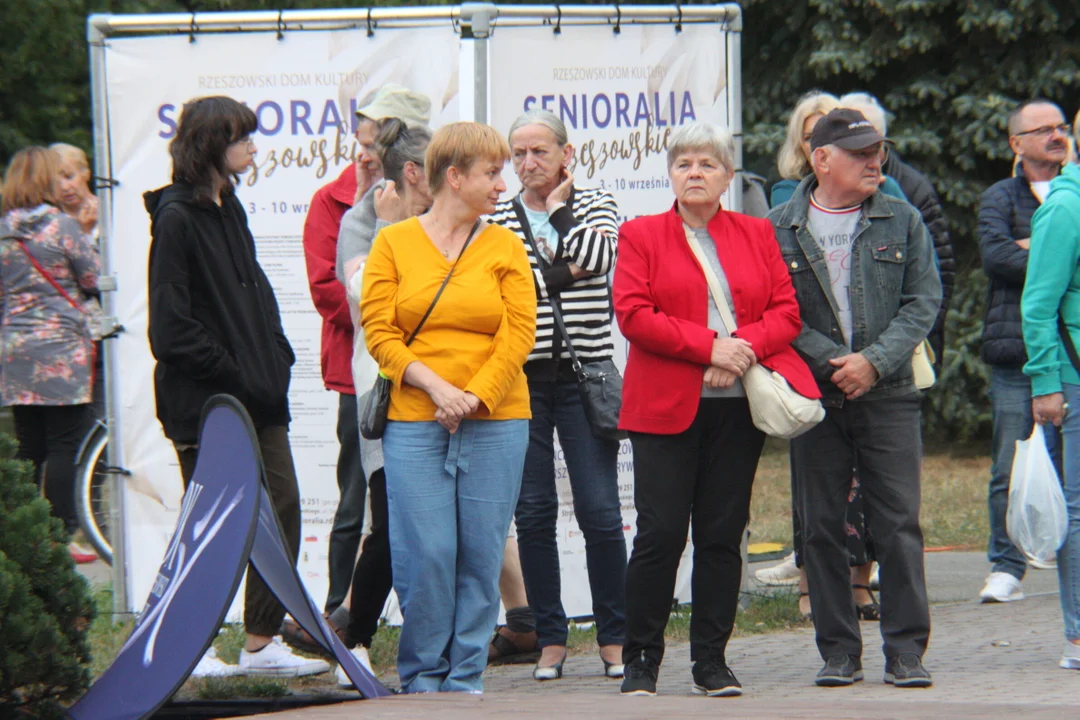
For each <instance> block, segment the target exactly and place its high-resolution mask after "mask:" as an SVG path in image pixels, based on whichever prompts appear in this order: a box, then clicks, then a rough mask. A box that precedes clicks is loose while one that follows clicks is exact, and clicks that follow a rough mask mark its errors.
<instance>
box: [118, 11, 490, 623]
mask: <svg viewBox="0 0 1080 720" xmlns="http://www.w3.org/2000/svg"><path fill="white" fill-rule="evenodd" d="M469 50H470V52H471V47H470V48H469ZM461 54H462V50H461V42H460V39H459V37H458V36H457V35H456V34H455V33H454V31H453V29H452V28H451V27H449V25H447V26H442V27H437V28H425V29H408V30H380V31H378V32H376V33H375V35H374V36H373V37H367V34H366V32H365V31H364V30H347V31H326V32H290V33H286V34H285V36H284V38H283V39H280V40H279V39H277V37H276V34H274V33H222V34H203V35H199V36H198V37H197V39H196V41H195V42H189V41H188V37H187V36H186V35H171V36H158V37H140V38H114V39H110V40H109V41H108V43H107V51H106V68H107V78H106V92H107V98H108V111H109V128H108V132H109V134H110V137H111V142H112V167H113V174H114V177H115V179H116V180H117V181H119V184H118V187H117V188H116V189H115V190H114V191H113V198H114V201H113V202H114V204H113V213H114V214H113V232H112V236H111V238H110V242H111V243H112V254H111V257H112V263H111V264H112V265H113V267H112V268H109V272H110V274H113V275H115V276H116V277H117V278H118V280H119V289H118V291H117V294H116V308H117V315H118V317H119V321H120V323H122V324H123V326H124V327H125V328H126V332H125V333H124V334H123V335H121V336H120V338H119V339H118V340H116V341H113V342H116V343H117V357H118V364H117V368H116V370H115V373H114V375H113V378H114V379H115V380H117V381H118V385H119V394H118V397H119V406H118V407H116V408H115V409H114V411H115V414H116V417H117V420H118V422H117V427H115V428H114V429H113V430H114V433H115V436H114V437H116V438H117V439H118V441H119V442H120V445H121V447H122V452H123V457H122V465H123V467H125V468H127V469H129V470H130V471H131V472H132V476H131V477H130V478H128V482H127V485H126V488H127V491H126V493H125V498H124V501H125V510H126V525H127V527H126V535H125V537H126V538H127V540H128V542H127V544H126V552H127V557H126V560H127V567H128V574H129V575H128V576H129V582H128V593H129V594H128V597H129V598H130V601H129V604H130V605H132V608H131V609H133V610H134V609H138V608H137V605H138V603H141V602H142V599H143V598H145V597H146V596H147V593H148V592H149V590H150V587H151V585H152V583H153V581H154V575H155V572H156V570H157V567H158V565H159V564H160V562H161V558H162V556H163V555H164V553H165V548H166V544H167V542H168V539H169V536H170V534H171V533H172V530H173V527H174V526H175V524H176V518H177V513H178V510H179V508H180V500H181V495H182V486H181V482H180V475H179V469H178V465H177V460H176V454H175V452H174V451H173V448H172V445H171V443H169V442H168V440H166V439H165V437H164V435H163V433H162V430H161V425H160V424H159V423H158V420H157V417H156V415H155V404H154V394H153V368H154V360H153V357H152V356H151V354H150V348H149V344H148V340H147V277H146V272H147V258H148V251H149V246H150V234H149V231H150V218H149V216H148V215H147V212H146V210H145V209H144V207H143V201H142V194H143V192H145V191H147V190H151V189H155V188H158V187H161V186H163V185H166V184H168V183H169V181H170V179H169V175H170V167H171V163H170V160H169V154H168V142H169V140H170V139H171V138H172V136H173V134H174V132H175V129H176V123H177V120H178V119H179V115H180V108H181V107H182V106H183V104H184V102H186V101H187V100H189V99H191V98H194V97H198V96H202V95H229V96H231V97H233V98H235V99H237V100H239V101H241V102H244V103H246V104H247V105H248V106H249V107H251V108H252V109H254V110H255V112H256V114H257V115H258V118H259V123H260V129H259V132H258V133H257V134H256V135H255V136H254V140H255V143H256V145H257V146H258V154H257V156H256V164H257V166H258V167H257V169H256V170H254V171H252V172H249V173H248V174H247V175H246V176H244V177H243V179H242V184H241V186H240V187H239V189H238V196H239V198H240V200H241V202H242V203H243V205H244V207H245V208H246V209H247V211H248V222H249V224H250V226H251V230H252V233H253V234H254V236H255V241H256V243H257V246H258V257H259V262H260V264H261V265H262V266H263V268H264V269H265V271H266V274H267V275H268V276H269V278H270V281H271V282H272V284H273V285H274V289H275V292H276V294H277V299H278V302H279V304H280V306H281V314H282V321H283V324H284V328H285V332H286V334H287V335H288V337H289V340H290V342H291V343H292V345H293V348H294V350H295V351H296V355H297V362H296V366H295V367H294V368H293V375H292V387H291V390H290V405H291V410H292V416H293V422H292V425H291V432H290V437H291V441H292V449H293V458H294V460H295V464H296V470H297V475H298V478H299V484H300V495H301V503H302V511H303V531H302V533H303V534H302V543H301V550H300V573H301V577H303V579H304V581H305V583H306V585H307V589H308V591H309V592H310V593H311V595H312V597H313V598H315V600H316V602H322V600H323V598H325V597H326V589H327V578H326V571H327V547H328V542H327V538H328V536H329V532H330V528H331V525H332V521H333V517H334V511H335V509H336V507H337V501H338V488H337V480H336V475H335V466H336V463H337V455H338V443H337V436H336V433H335V426H336V422H337V395H336V394H335V393H331V392H328V391H326V390H325V389H324V387H323V383H322V376H321V372H320V364H319V349H320V348H319V343H320V327H321V319H320V317H319V315H318V314H317V313H316V312H315V309H314V306H313V304H312V301H311V296H310V293H309V291H308V282H307V274H306V270H305V263H304V255H303V248H302V245H301V236H302V232H303V225H304V218H305V216H306V214H307V208H308V203H309V202H310V200H311V197H312V195H313V194H314V193H315V191H316V190H317V189H318V188H319V187H321V186H323V185H325V184H326V183H328V182H330V181H332V180H334V179H335V178H337V177H338V175H339V174H340V173H341V172H342V171H343V170H344V169H346V168H347V167H349V166H350V164H351V163H352V161H353V158H354V157H355V155H356V147H355V142H354V140H353V137H352V131H353V122H354V121H353V118H354V110H355V108H356V107H357V100H358V99H359V100H361V101H362V100H363V99H364V98H365V97H366V96H368V95H370V94H371V93H372V92H374V91H375V90H376V89H377V88H379V87H380V86H381V85H382V84H383V83H384V82H395V83H398V84H400V85H404V86H406V87H409V88H411V89H413V90H416V91H418V92H422V93H424V94H426V95H427V96H428V97H429V98H430V99H431V101H432V125H433V126H435V127H438V126H439V125H442V124H444V123H446V122H452V121H454V120H457V119H459V117H460V115H459V102H458V100H459V94H458V77H459V56H460V55H461ZM468 59H469V60H470V61H471V56H469V58H468ZM470 83H471V78H470ZM468 97H469V98H470V99H468V100H467V102H468V103H471V97H472V95H471V92H470V93H469V96H468ZM471 113H472V108H471V105H470V106H467V108H466V117H468V116H471ZM104 130H105V129H103V128H98V132H103V131H104ZM234 611H235V607H234ZM233 616H234V617H235V612H234V613H233Z"/></svg>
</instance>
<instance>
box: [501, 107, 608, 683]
mask: <svg viewBox="0 0 1080 720" xmlns="http://www.w3.org/2000/svg"><path fill="white" fill-rule="evenodd" d="M510 150H511V159H512V161H513V164H514V171H515V172H516V173H517V175H518V178H519V179H520V180H521V184H522V186H523V189H522V191H521V193H519V194H518V195H517V196H515V197H514V198H513V199H512V200H509V201H507V202H502V203H499V205H498V206H497V207H496V209H495V213H494V214H493V215H492V220H493V222H496V223H498V224H500V225H503V226H505V227H507V228H509V229H510V230H513V231H514V232H515V233H517V234H518V235H519V236H520V237H521V239H522V242H523V243H524V244H525V249H526V251H527V252H528V254H529V262H530V263H531V265H532V270H533V280H534V283H535V285H536V297H537V321H536V344H535V346H534V347H533V350H532V352H531V353H530V354H529V360H528V362H527V363H526V364H525V375H526V377H527V378H528V381H529V395H530V401H531V405H532V420H531V421H530V423H529V449H528V452H527V453H526V456H525V472H524V476H523V478H522V484H521V494H520V496H519V498H518V505H517V516H516V517H517V526H518V545H519V547H520V554H521V568H522V571H523V573H524V576H525V588H526V591H527V593H528V596H529V605H530V606H531V607H532V610H533V612H534V614H535V616H536V632H537V636H538V639H539V646H540V647H541V648H542V654H541V656H540V660H539V662H538V663H537V665H536V669H535V670H534V671H533V677H535V678H536V679H537V680H555V679H558V678H560V677H562V667H563V661H564V660H565V659H566V638H567V622H566V613H565V611H564V610H563V606H562V599H561V598H562V591H561V583H560V574H559V552H558V546H557V544H556V540H555V537H556V534H555V525H556V520H557V519H558V514H559V498H558V494H557V492H556V489H555V448H554V434H555V431H556V430H558V432H559V440H560V444H561V445H562V448H563V453H564V457H565V459H566V466H567V469H568V471H569V476H570V486H571V488H572V490H573V496H574V514H575V515H576V517H577V522H578V525H579V527H580V528H581V530H582V532H583V533H584V535H585V559H586V562H587V565H588V571H589V586H590V590H591V592H592V602H593V615H594V617H595V618H596V630H597V641H598V643H599V645H600V657H601V660H602V661H603V663H604V672H605V674H607V675H608V676H609V677H622V644H623V637H624V634H625V618H624V612H623V606H624V589H623V584H624V579H625V575H626V539H625V537H624V535H623V529H622V526H623V523H622V512H621V510H620V506H619V505H620V503H619V487H618V472H617V460H618V453H619V443H618V442H617V441H615V440H606V439H600V438H597V437H595V436H594V435H593V433H592V430H591V428H590V427H589V422H588V419H587V418H586V416H585V410H584V408H583V406H582V403H581V397H580V396H579V394H578V383H577V376H576V375H575V373H574V370H573V367H572V365H571V361H570V355H569V353H568V352H567V349H566V347H565V344H566V342H565V341H564V339H563V336H562V333H561V332H560V331H559V330H558V328H557V327H556V325H555V323H554V318H553V314H552V303H557V304H558V306H559V309H560V310H561V313H562V316H563V319H564V321H565V324H566V329H567V335H568V337H569V341H570V342H571V343H572V344H573V348H574V350H575V352H576V353H577V355H578V357H579V359H580V360H581V362H583V363H585V362H594V361H598V360H610V359H611V357H612V352H613V349H614V348H613V345H612V341H611V316H612V310H611V299H610V291H609V285H608V277H607V276H608V273H609V272H610V271H611V269H612V267H613V266H614V264H615V241H616V238H617V236H618V232H619V228H618V208H616V206H615V200H614V199H613V198H612V197H611V195H610V194H609V193H608V192H606V191H605V190H601V189H588V188H577V187H574V177H573V175H571V174H570V171H569V170H568V168H567V166H568V165H569V164H570V161H571V160H572V158H573V155H574V150H573V147H572V146H571V145H570V144H569V142H568V140H567V136H566V127H565V126H564V125H563V123H562V121H561V120H559V118H558V117H556V116H555V115H554V114H552V113H550V112H547V111H544V110H534V111H531V112H528V113H525V114H524V115H522V116H521V117H519V118H518V119H517V120H516V121H515V122H514V124H513V125H512V126H511V128H510Z"/></svg>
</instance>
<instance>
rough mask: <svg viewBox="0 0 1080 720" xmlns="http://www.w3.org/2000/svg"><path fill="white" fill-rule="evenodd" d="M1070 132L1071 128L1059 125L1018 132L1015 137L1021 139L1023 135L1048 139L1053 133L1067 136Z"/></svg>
mask: <svg viewBox="0 0 1080 720" xmlns="http://www.w3.org/2000/svg"><path fill="white" fill-rule="evenodd" d="M1070 130H1072V128H1071V127H1069V125H1068V124H1067V123H1062V124H1060V125H1044V126H1043V127H1039V128H1035V129H1034V130H1025V131H1023V132H1018V133H1016V137H1022V136H1024V135H1038V136H1039V137H1049V136H1050V135H1053V134H1054V132H1055V131H1057V132H1059V133H1061V134H1062V135H1068V134H1069V131H1070Z"/></svg>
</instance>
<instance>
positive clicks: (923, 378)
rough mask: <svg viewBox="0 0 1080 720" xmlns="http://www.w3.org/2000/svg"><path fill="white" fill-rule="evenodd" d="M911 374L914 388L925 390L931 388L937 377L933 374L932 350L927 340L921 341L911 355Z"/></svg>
mask: <svg viewBox="0 0 1080 720" xmlns="http://www.w3.org/2000/svg"><path fill="white" fill-rule="evenodd" d="M911 372H912V373H913V375H914V376H915V387H916V388H917V389H919V390H926V389H927V388H929V387H933V385H934V381H935V380H937V375H936V374H935V373H934V349H933V348H932V347H930V341H929V340H923V341H922V342H921V343H919V344H918V346H917V347H916V348H915V352H914V353H912V354H911Z"/></svg>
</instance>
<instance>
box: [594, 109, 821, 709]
mask: <svg viewBox="0 0 1080 720" xmlns="http://www.w3.org/2000/svg"><path fill="white" fill-rule="evenodd" d="M732 145H733V143H732V141H731V135H730V133H728V131H727V130H725V129H723V128H719V127H716V126H713V125H706V124H704V123H694V124H692V125H687V126H686V127H683V128H681V129H679V130H678V131H676V132H675V133H674V134H673V135H672V136H671V138H670V140H669V143H668V147H669V148H670V150H669V153H668V174H669V176H670V178H671V185H672V189H673V190H674V191H675V205H674V207H673V208H672V209H670V210H668V211H667V212H665V213H661V214H659V215H649V216H645V217H640V218H637V219H635V220H631V221H629V222H627V223H625V224H623V226H622V228H621V229H620V231H619V262H618V264H617V265H616V267H615V282H614V287H613V289H614V298H615V316H616V318H617V319H618V321H619V328H620V329H621V330H622V333H623V336H624V337H626V339H627V340H628V341H629V342H630V353H629V357H628V359H627V363H626V376H625V379H624V381H623V404H622V413H621V416H620V422H619V427H620V428H622V429H624V430H627V431H629V433H630V442H631V444H632V445H633V448H634V504H635V506H636V507H637V513H638V515H637V535H636V536H635V537H634V550H633V554H632V555H631V556H630V564H629V566H628V567H627V570H626V644H625V646H624V650H623V660H624V662H625V663H626V670H625V677H624V679H623V684H622V694H624V695H655V694H656V678H657V675H658V673H659V669H660V663H661V662H662V660H663V657H664V628H665V627H666V626H667V620H668V615H669V613H670V610H671V598H672V595H673V594H674V591H675V574H676V571H677V570H678V567H679V559H680V558H681V556H682V552H683V548H684V547H685V545H686V536H687V532H688V531H689V530H690V524H691V520H693V523H692V524H693V530H692V532H693V541H694V569H693V578H692V580H691V583H692V587H693V609H692V611H691V612H692V616H691V621H690V657H691V659H692V660H693V661H694V667H693V678H694V686H693V687H694V693H696V694H699V695H708V696H712V697H716V696H728V695H741V694H742V686H741V685H740V684H739V681H738V680H737V679H736V678H735V675H734V673H732V672H731V670H730V669H729V668H728V666H727V659H726V657H725V651H726V647H727V641H728V638H729V637H730V636H731V630H732V626H733V624H734V621H735V609H736V605H737V603H738V599H739V584H740V581H741V578H742V560H741V553H740V546H741V544H742V536H743V531H744V530H745V529H746V524H747V522H748V520H749V516H750V490H751V486H752V485H753V482H754V473H755V471H756V469H757V463H758V458H759V457H760V455H761V448H762V446H763V444H764V442H765V435H764V433H762V432H761V431H760V430H758V429H757V428H756V427H755V426H754V423H753V421H752V419H751V417H750V406H749V404H748V402H747V399H746V392H745V390H744V388H743V385H742V380H741V378H742V376H743V374H744V373H746V371H747V370H749V369H750V367H751V366H752V365H754V364H755V363H760V364H761V365H763V366H765V367H768V368H769V369H770V370H773V371H775V372H777V373H779V374H780V375H782V376H783V377H784V378H785V379H787V381H788V382H789V383H790V384H791V386H792V387H793V388H794V389H795V390H796V391H797V392H800V393H802V394H804V395H806V396H808V397H819V396H820V393H819V392H818V389H817V383H816V382H815V381H814V378H813V376H812V375H811V374H810V370H809V368H808V367H807V366H806V363H805V362H803V360H802V359H801V358H800V357H799V356H798V355H797V354H796V352H795V351H794V350H793V349H792V348H791V341H792V340H794V339H795V337H796V336H797V335H798V334H799V330H800V327H801V320H800V317H799V306H798V303H796V301H795V290H794V288H793V287H792V285H791V278H790V276H789V275H788V271H787V268H786V267H785V265H784V261H783V258H781V256H780V249H779V246H778V245H777V242H776V237H775V235H774V233H773V227H772V225H771V224H770V223H769V222H768V221H767V220H762V219H759V218H752V217H749V216H747V215H742V214H740V213H734V212H729V211H727V210H724V209H723V207H721V204H720V201H721V197H722V196H723V194H724V192H725V191H726V190H727V189H728V185H729V184H730V183H731V180H732V176H733V175H734V172H733V171H734V168H733V164H734V163H733V162H732V159H733V156H734V153H733V151H732ZM698 258H702V260H701V262H700V263H699V261H698ZM710 286H711V287H714V288H715V289H716V294H715V295H714V294H713V293H712V292H710ZM718 303H722V304H718ZM726 318H734V322H733V325H734V327H735V329H734V331H733V332H729V330H728V325H727V323H726V322H725V319H726Z"/></svg>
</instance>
